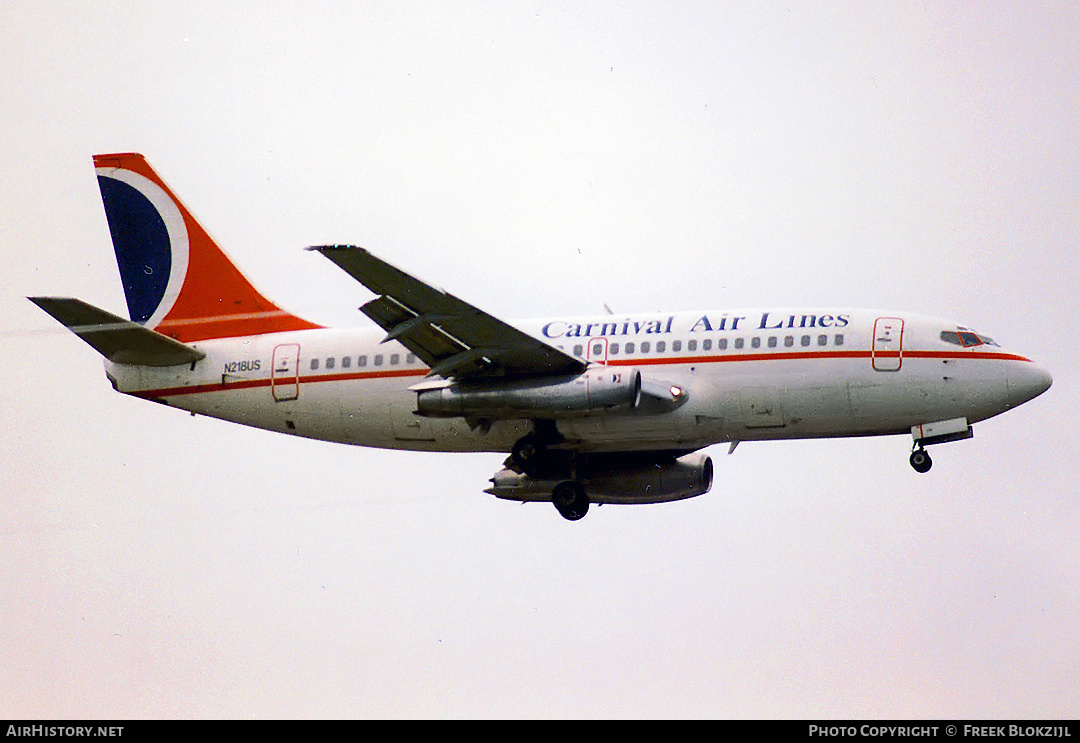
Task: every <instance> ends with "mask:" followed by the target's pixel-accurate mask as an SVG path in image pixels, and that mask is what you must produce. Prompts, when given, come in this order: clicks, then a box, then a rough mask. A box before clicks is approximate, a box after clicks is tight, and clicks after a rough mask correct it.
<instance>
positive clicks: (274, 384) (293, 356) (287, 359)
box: [270, 343, 300, 402]
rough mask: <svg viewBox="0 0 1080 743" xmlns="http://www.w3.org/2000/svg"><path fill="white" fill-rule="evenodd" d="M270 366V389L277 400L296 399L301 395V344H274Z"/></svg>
mask: <svg viewBox="0 0 1080 743" xmlns="http://www.w3.org/2000/svg"><path fill="white" fill-rule="evenodd" d="M271 363H272V366H271V367H270V389H271V391H272V392H273V393H274V401H275V402H286V401H288V400H295V399H296V398H297V397H299V396H300V344H298V343H283V344H282V345H280V346H274V358H273V361H272V362H271Z"/></svg>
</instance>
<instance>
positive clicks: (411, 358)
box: [405, 353, 416, 364]
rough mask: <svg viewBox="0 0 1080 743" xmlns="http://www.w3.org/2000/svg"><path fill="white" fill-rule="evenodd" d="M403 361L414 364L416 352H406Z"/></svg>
mask: <svg viewBox="0 0 1080 743" xmlns="http://www.w3.org/2000/svg"><path fill="white" fill-rule="evenodd" d="M405 363H406V364H415V363H416V354H415V353H410V354H407V355H406V356H405Z"/></svg>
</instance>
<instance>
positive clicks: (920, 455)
mask: <svg viewBox="0 0 1080 743" xmlns="http://www.w3.org/2000/svg"><path fill="white" fill-rule="evenodd" d="M908 462H910V463H911V467H912V469H914V470H915V471H916V472H919V473H923V472H929V471H930V468H931V467H932V466H933V465H934V462H933V460H932V459H930V455H929V454H927V453H926V449H924V448H922V446H919V448H918V449H916V450H915V451H913V452H911V456H910V457H909V458H908Z"/></svg>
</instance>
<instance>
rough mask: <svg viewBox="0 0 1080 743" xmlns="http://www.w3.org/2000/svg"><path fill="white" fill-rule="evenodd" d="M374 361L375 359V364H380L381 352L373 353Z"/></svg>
mask: <svg viewBox="0 0 1080 743" xmlns="http://www.w3.org/2000/svg"><path fill="white" fill-rule="evenodd" d="M374 361H375V366H382V354H381V353H377V354H375V359H374Z"/></svg>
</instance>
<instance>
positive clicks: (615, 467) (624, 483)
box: [485, 454, 713, 503]
mask: <svg viewBox="0 0 1080 743" xmlns="http://www.w3.org/2000/svg"><path fill="white" fill-rule="evenodd" d="M712 479H713V465H712V459H710V458H709V457H708V456H706V455H704V454H687V455H685V456H682V457H679V458H678V459H670V458H668V459H659V458H653V457H650V456H648V455H634V454H614V455H605V454H592V455H588V456H582V455H579V459H578V464H577V480H578V482H580V483H581V486H582V487H583V488H584V489H585V493H586V494H587V496H588V499H589V501H591V502H592V503H665V502H667V501H673V500H682V499H684V498H693V497H694V496H697V495H702V494H704V493H707V492H709V489H710V488H711V487H712ZM560 482H563V479H550V480H549V479H534V478H531V477H529V476H528V475H523V474H521V473H519V472H515V471H513V470H509V469H504V470H501V471H499V472H497V473H496V474H495V476H494V477H493V478H491V483H492V487H490V488H488V489H487V490H486V491H485V492H488V493H491V494H492V495H494V496H496V497H497V498H503V499H505V500H516V501H550V500H551V493H552V491H553V490H554V489H555V486H556V485H558V484H559V483H560Z"/></svg>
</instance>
